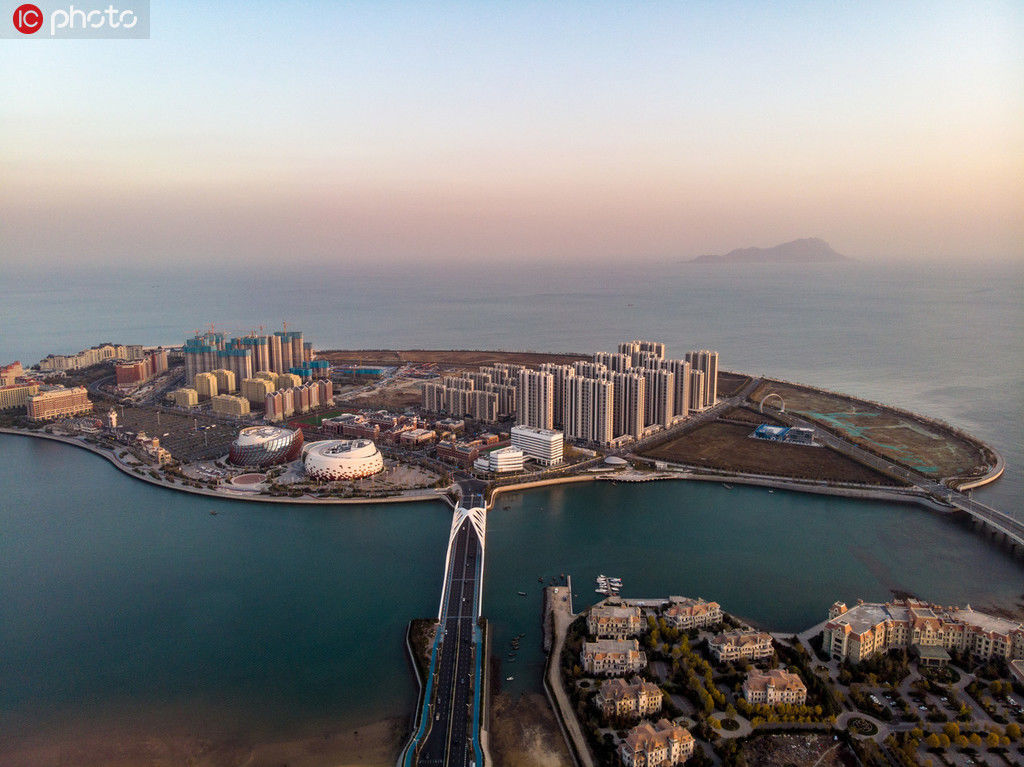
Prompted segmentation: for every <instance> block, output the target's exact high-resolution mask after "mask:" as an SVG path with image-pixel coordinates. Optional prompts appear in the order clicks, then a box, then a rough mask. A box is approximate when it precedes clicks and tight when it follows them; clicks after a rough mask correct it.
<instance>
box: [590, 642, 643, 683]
mask: <svg viewBox="0 0 1024 767" xmlns="http://www.w3.org/2000/svg"><path fill="white" fill-rule="evenodd" d="M580 660H581V661H582V663H583V670H584V671H585V672H586V673H588V674H606V675H608V676H617V675H622V674H636V673H639V672H640V671H643V669H644V668H646V667H647V653H645V652H643V651H642V650H641V649H640V643H639V642H637V640H635V639H598V640H597V641H596V642H584V643H583V650H582V651H581V652H580Z"/></svg>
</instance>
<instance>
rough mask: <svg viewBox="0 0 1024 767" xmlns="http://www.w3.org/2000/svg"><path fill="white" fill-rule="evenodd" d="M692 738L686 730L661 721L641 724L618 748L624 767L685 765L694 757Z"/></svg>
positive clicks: (630, 732)
mask: <svg viewBox="0 0 1024 767" xmlns="http://www.w3.org/2000/svg"><path fill="white" fill-rule="evenodd" d="M693 747H694V742H693V736H692V735H691V734H690V731H689V730H687V729H686V728H685V727H680V726H679V725H678V724H672V723H671V722H670V721H668V720H667V719H659V720H658V722H657V724H653V725H652V724H651V723H650V722H643V723H641V724H638V725H637V726H636V727H634V728H633V729H632V730H630V731H629V734H628V735H626V737H625V739H624V740H623V741H622V743H621V744H620V745H619V757H620V758H621V759H622V764H623V765H625V767H663V765H674V764H682V763H683V762H685V761H686V760H687V759H689V758H690V756H691V755H692V754H693Z"/></svg>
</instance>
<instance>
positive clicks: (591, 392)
mask: <svg viewBox="0 0 1024 767" xmlns="http://www.w3.org/2000/svg"><path fill="white" fill-rule="evenodd" d="M564 428H565V433H566V434H567V435H568V436H569V438H570V439H578V440H583V441H585V442H596V443H598V444H601V445H607V444H610V443H611V442H612V440H613V439H614V437H615V384H613V383H612V382H611V381H610V380H608V379H606V378H583V377H581V376H571V377H570V378H567V379H566V383H565V427H564Z"/></svg>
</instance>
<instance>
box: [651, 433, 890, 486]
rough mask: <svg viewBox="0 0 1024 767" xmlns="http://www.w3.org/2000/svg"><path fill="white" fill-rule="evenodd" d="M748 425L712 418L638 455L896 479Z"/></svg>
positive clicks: (759, 470)
mask: <svg viewBox="0 0 1024 767" xmlns="http://www.w3.org/2000/svg"><path fill="white" fill-rule="evenodd" d="M753 430H754V424H750V425H749V426H747V425H739V424H732V423H722V422H720V421H712V422H711V423H707V424H704V425H702V426H698V427H697V428H696V429H694V430H693V431H691V432H687V433H686V434H684V435H682V436H681V437H677V438H676V439H674V440H670V441H669V442H666V443H664V444H662V445H658V446H657V447H654V448H652V449H650V450H647V451H645V452H644V453H642V455H644V456H645V457H647V458H655V459H657V460H660V461H672V462H675V463H688V464H692V465H695V466H706V467H708V468H713V469H725V470H728V471H742V472H751V473H754V474H768V475H771V476H779V477H795V478H798V479H818V480H826V481H832V482H856V483H863V484H868V485H890V486H891V485H894V484H897V483H896V480H893V479H891V478H889V477H887V476H885V475H884V474H880V473H879V472H876V471H874V470H872V469H869V468H868V467H866V466H862V465H861V464H859V463H857V462H856V461H853V460H851V459H849V458H847V457H846V456H844V455H840V454H839V453H837V452H835V451H833V450H831V449H829V448H827V447H808V446H806V445H788V444H783V443H779V442H767V441H765V440H760V439H754V438H752V437H751V436H750V433H751V432H752V431H753Z"/></svg>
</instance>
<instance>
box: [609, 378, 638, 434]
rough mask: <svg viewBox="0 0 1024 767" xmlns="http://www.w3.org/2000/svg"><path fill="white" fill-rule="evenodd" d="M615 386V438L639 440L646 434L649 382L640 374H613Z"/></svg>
mask: <svg viewBox="0 0 1024 767" xmlns="http://www.w3.org/2000/svg"><path fill="white" fill-rule="evenodd" d="M611 378H612V383H613V384H614V385H615V390H614V397H615V425H614V432H615V434H614V436H615V437H626V436H628V437H632V438H633V439H639V438H640V437H641V435H642V434H643V433H644V413H645V411H646V406H647V405H646V403H647V398H646V393H647V382H646V380H645V379H644V377H643V376H642V375H640V374H638V373H612V376H611Z"/></svg>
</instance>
